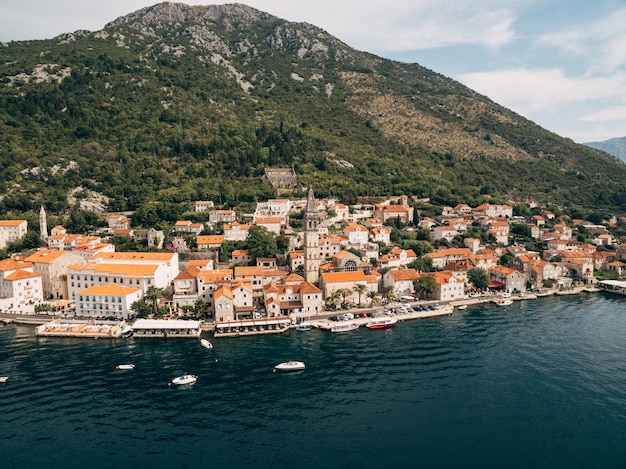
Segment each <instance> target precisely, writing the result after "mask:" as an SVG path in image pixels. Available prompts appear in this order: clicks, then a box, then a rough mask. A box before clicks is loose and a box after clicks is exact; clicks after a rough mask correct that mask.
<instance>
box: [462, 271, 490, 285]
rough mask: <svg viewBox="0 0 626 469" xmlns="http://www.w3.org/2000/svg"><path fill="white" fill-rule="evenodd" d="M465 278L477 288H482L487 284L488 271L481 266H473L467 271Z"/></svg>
mask: <svg viewBox="0 0 626 469" xmlns="http://www.w3.org/2000/svg"><path fill="white" fill-rule="evenodd" d="M467 279H468V280H469V281H470V283H471V284H472V285H474V287H476V288H477V289H479V290H484V289H485V288H487V286H488V285H489V280H490V279H489V272H487V271H486V270H485V269H483V268H481V267H474V268H473V269H470V270H468V271H467Z"/></svg>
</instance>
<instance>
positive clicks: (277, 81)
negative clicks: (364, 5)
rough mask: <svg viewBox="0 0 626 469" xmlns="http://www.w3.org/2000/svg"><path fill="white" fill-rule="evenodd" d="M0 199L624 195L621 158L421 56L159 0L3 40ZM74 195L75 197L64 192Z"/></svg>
mask: <svg viewBox="0 0 626 469" xmlns="http://www.w3.org/2000/svg"><path fill="white" fill-rule="evenodd" d="M0 165H1V166H2V171H1V172H0V197H1V200H0V212H3V213H5V212H20V211H28V210H33V209H34V210H35V211H37V210H38V209H39V206H40V205H42V204H43V205H44V206H45V207H46V208H47V209H48V210H49V211H52V212H55V213H64V212H66V211H67V210H68V209H69V208H70V207H71V206H72V204H75V203H77V202H76V201H77V200H80V199H81V198H84V197H87V196H88V195H89V194H90V193H92V192H94V193H98V194H102V196H105V197H106V199H103V200H104V201H105V202H104V204H105V206H106V208H107V209H108V210H113V211H119V210H134V209H136V208H137V207H140V206H142V205H145V204H147V203H148V202H150V201H155V200H156V201H161V202H175V203H180V202H185V201H193V200H202V199H208V200H215V201H216V202H218V203H219V202H222V203H226V204H230V205H234V204H237V203H240V202H242V201H254V200H258V199H264V198H268V197H272V196H274V195H275V194H276V193H275V189H273V188H272V187H271V186H270V185H269V184H267V183H265V182H263V181H262V179H261V176H262V175H263V171H264V169H265V168H266V167H287V168H289V167H293V168H295V170H296V171H297V174H298V178H299V181H300V182H301V183H302V184H303V185H304V186H312V187H314V189H315V191H316V195H318V196H325V195H331V194H335V195H338V196H340V197H341V198H342V200H344V201H345V202H353V201H354V200H355V199H356V197H357V196H368V195H370V196H371V195H392V194H402V193H404V194H408V195H414V196H418V197H430V198H432V199H433V200H434V201H436V202H440V203H445V204H456V203H458V202H467V203H470V204H471V203H474V202H476V201H479V200H481V198H482V197H483V196H484V195H487V194H489V195H492V196H494V197H496V198H500V199H502V200H507V199H509V198H513V199H515V200H521V199H526V198H533V199H536V200H538V201H540V202H553V203H559V204H565V205H569V204H577V205H581V206H584V207H611V208H618V209H622V208H624V206H625V204H626V166H625V165H624V164H622V163H621V162H619V161H618V160H616V159H613V158H611V157H609V156H608V155H605V154H601V153H599V152H596V151H594V150H592V149H589V148H587V147H585V146H583V145H577V144H575V143H574V142H572V141H571V140H568V139H564V138H561V137H559V136H557V135H555V134H553V133H551V132H548V131H546V130H544V129H542V128H540V127H538V126H537V125H535V124H533V123H532V122H529V121H528V120H526V119H524V118H523V117H521V116H519V115H517V114H515V113H513V112H511V111H510V110H508V109H506V108H504V107H502V106H499V105H498V104H496V103H494V102H492V101H491V100H489V99H488V98H486V97H485V96H482V95H480V94H478V93H476V92H474V91H472V90H470V89H468V88H467V87H465V86H463V85H461V84H459V83H458V82H455V81H453V80H451V79H448V78H446V77H444V76H442V75H440V74H437V73H435V72H433V71H431V70H428V69H425V68H423V67H421V66H419V65H417V64H404V63H398V62H393V61H390V60H385V59H381V58H379V57H376V56H374V55H371V54H368V53H365V52H360V51H356V50H354V49H352V48H350V47H348V46H347V45H346V44H343V43H342V42H341V41H339V40H338V39H336V38H334V37H332V36H330V35H329V34H327V33H326V32H325V31H323V30H321V29H319V28H317V27H315V26H312V25H309V24H306V23H292V22H289V21H285V20H283V19H279V18H276V17H273V16H271V15H269V14H267V13H263V12H261V11H258V10H255V9H253V8H250V7H247V6H245V5H241V4H231V5H220V6H188V5H184V4H176V3H162V4H159V5H155V6H152V7H148V8H145V9H142V10H139V11H137V12H134V13H131V14H129V15H127V16H125V17H121V18H118V19H116V20H115V21H113V22H111V23H109V24H108V25H107V26H106V27H105V28H104V29H103V30H101V31H97V32H88V31H77V32H74V33H68V34H64V35H61V36H59V37H56V38H53V39H50V40H43V41H21V42H11V43H5V44H2V45H1V46H0ZM68 193H73V194H74V197H73V198H68Z"/></svg>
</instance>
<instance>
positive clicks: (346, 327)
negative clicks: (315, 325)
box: [330, 322, 359, 333]
mask: <svg viewBox="0 0 626 469" xmlns="http://www.w3.org/2000/svg"><path fill="white" fill-rule="evenodd" d="M358 328H359V325H358V324H357V323H356V322H346V323H343V324H337V325H336V326H333V327H331V328H330V332H335V333H337V332H350V331H353V330H355V329H358Z"/></svg>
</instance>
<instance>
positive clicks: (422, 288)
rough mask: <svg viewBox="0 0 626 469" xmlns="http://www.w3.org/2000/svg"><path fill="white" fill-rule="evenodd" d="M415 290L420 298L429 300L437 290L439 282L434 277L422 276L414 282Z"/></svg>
mask: <svg viewBox="0 0 626 469" xmlns="http://www.w3.org/2000/svg"><path fill="white" fill-rule="evenodd" d="M413 288H415V293H417V294H418V295H419V296H420V298H424V299H428V298H430V296H431V295H432V294H433V292H434V291H435V290H437V281H436V280H435V277H433V276H432V275H422V276H420V277H418V278H416V279H415V280H413Z"/></svg>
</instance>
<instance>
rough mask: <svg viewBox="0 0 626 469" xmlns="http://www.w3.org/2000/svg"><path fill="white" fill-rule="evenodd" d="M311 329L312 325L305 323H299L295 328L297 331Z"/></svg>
mask: <svg viewBox="0 0 626 469" xmlns="http://www.w3.org/2000/svg"><path fill="white" fill-rule="evenodd" d="M311 329H313V327H311V326H308V325H305V324H300V325H299V326H296V330H297V331H301V332H303V331H310V330H311Z"/></svg>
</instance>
